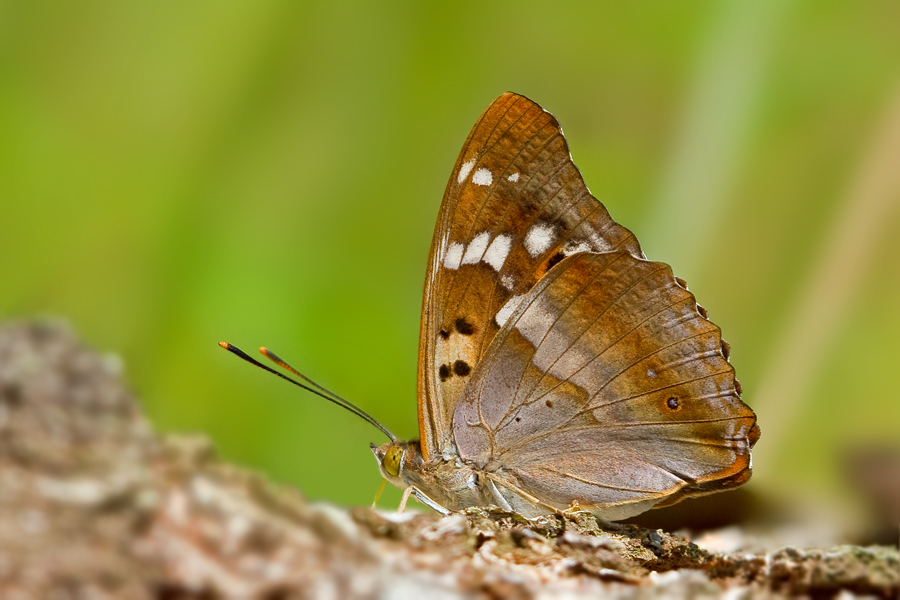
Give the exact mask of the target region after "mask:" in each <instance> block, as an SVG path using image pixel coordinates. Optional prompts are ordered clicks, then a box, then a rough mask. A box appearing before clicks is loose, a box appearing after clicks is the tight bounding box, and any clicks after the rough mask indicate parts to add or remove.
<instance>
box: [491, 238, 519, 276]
mask: <svg viewBox="0 0 900 600" xmlns="http://www.w3.org/2000/svg"><path fill="white" fill-rule="evenodd" d="M511 246H512V237H510V236H508V235H498V236H497V237H496V238H494V241H493V242H491V245H490V246H489V247H488V249H487V252H485V253H484V262H486V263H487V264H489V265H491V266H492V267H493V268H494V270H495V271H497V272H499V271H500V268H501V267H503V263H504V262H506V257H507V255H508V254H509V249H510V247H511Z"/></svg>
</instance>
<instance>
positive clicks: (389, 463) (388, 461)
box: [381, 446, 403, 477]
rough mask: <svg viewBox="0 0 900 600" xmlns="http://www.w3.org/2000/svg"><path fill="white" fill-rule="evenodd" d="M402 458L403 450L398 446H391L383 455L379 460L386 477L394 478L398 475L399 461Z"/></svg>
mask: <svg viewBox="0 0 900 600" xmlns="http://www.w3.org/2000/svg"><path fill="white" fill-rule="evenodd" d="M402 458H403V448H401V447H400V446H391V447H390V448H389V449H388V451H387V452H385V453H384V458H383V459H382V460H381V466H382V467H384V471H385V472H386V473H387V474H388V475H390V476H391V477H396V476H397V475H399V474H400V460H401V459H402Z"/></svg>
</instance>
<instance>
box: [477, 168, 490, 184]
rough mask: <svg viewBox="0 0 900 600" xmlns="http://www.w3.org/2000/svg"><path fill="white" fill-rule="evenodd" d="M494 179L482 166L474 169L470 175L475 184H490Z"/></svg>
mask: <svg viewBox="0 0 900 600" xmlns="http://www.w3.org/2000/svg"><path fill="white" fill-rule="evenodd" d="M493 181H494V175H493V174H492V173H491V172H490V171H488V170H487V169H485V168H484V167H482V168H480V169H478V170H477V171H475V174H474V175H472V183H474V184H475V185H491V183H493Z"/></svg>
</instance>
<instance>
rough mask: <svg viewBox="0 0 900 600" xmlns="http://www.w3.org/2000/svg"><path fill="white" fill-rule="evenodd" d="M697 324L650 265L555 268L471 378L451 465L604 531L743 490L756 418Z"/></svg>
mask: <svg viewBox="0 0 900 600" xmlns="http://www.w3.org/2000/svg"><path fill="white" fill-rule="evenodd" d="M700 311H702V309H700V308H699V307H698V305H697V304H696V302H695V300H694V296H693V295H692V294H691V293H690V292H688V291H687V290H686V289H685V288H684V287H682V286H681V285H680V283H679V282H678V281H676V279H675V278H674V277H673V276H672V272H671V270H670V268H669V267H668V266H667V265H665V264H663V263H657V262H650V261H646V260H641V259H638V258H636V257H634V256H633V255H631V254H629V253H626V252H613V253H604V254H592V253H582V254H577V255H575V256H572V257H570V258H566V259H565V260H563V261H562V262H561V263H560V264H559V265H557V266H556V267H555V268H554V269H553V270H551V271H550V273H549V274H548V275H547V276H546V277H545V278H543V279H542V280H541V281H540V282H539V283H538V284H537V286H536V287H535V288H534V289H533V290H531V292H530V293H529V294H528V295H527V296H526V297H525V298H524V300H523V301H522V302H521V303H520V304H519V306H518V308H517V309H516V311H515V312H514V313H513V314H512V315H511V316H510V318H509V320H508V321H507V323H506V324H505V326H504V327H503V329H502V330H501V331H500V332H499V333H498V335H497V336H496V337H495V338H494V341H493V344H492V345H491V347H490V348H489V350H488V352H487V354H486V355H485V357H484V359H483V360H482V362H481V363H480V364H479V365H478V367H477V368H476V369H475V372H473V373H472V376H471V379H472V381H471V382H470V384H469V386H468V387H467V388H466V390H465V394H464V397H463V399H462V401H461V402H460V404H459V405H458V408H457V410H456V413H455V416H454V422H453V429H454V435H455V438H456V442H457V445H458V449H459V453H460V455H461V456H462V457H463V458H464V459H466V460H467V461H471V462H474V463H475V464H476V466H479V467H481V468H483V469H485V470H486V471H488V472H496V473H502V474H503V475H504V476H505V477H512V480H511V481H514V482H516V483H515V485H514V486H513V488H515V487H518V488H519V489H523V490H527V491H528V492H529V493H530V494H531V495H533V496H535V497H537V498H539V499H540V500H541V501H542V502H543V503H545V504H547V505H549V506H552V507H556V508H560V509H564V508H566V507H567V506H569V505H570V503H571V502H572V501H577V502H578V503H579V504H580V505H581V506H582V507H585V508H588V509H590V510H592V511H594V512H595V513H596V514H598V515H600V516H602V517H605V518H608V519H620V518H625V517H627V516H631V515H633V514H637V513H640V512H643V511H644V510H646V509H648V508H650V507H651V506H653V505H655V504H658V503H661V504H668V503H672V502H674V501H677V500H678V499H680V498H682V497H684V496H688V495H695V494H701V493H706V492H710V491H715V490H718V489H724V488H727V487H733V486H736V485H739V484H741V483H743V482H744V481H746V479H747V478H749V476H750V448H751V447H752V446H753V444H754V443H755V442H756V439H757V437H758V435H759V430H758V429H757V427H756V417H755V415H754V414H753V411H752V410H750V408H749V407H748V406H746V405H745V404H744V403H743V402H742V401H741V400H740V395H739V384H738V383H737V381H736V380H735V378H734V369H733V368H732V366H731V365H730V364H729V363H728V360H727V355H728V347H727V344H725V343H724V342H723V341H722V338H721V337H720V330H719V328H718V327H717V326H716V325H714V324H712V323H710V322H709V321H708V320H707V319H706V318H705V317H704V316H703V315H702V314H701V312H700ZM509 493H510V492H509V490H507V494H509Z"/></svg>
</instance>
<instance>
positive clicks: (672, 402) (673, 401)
mask: <svg viewBox="0 0 900 600" xmlns="http://www.w3.org/2000/svg"><path fill="white" fill-rule="evenodd" d="M666 406H668V407H669V408H671V409H672V410H675V409H676V408H678V398H676V397H675V396H672V397H671V398H669V399H668V400H666Z"/></svg>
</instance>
